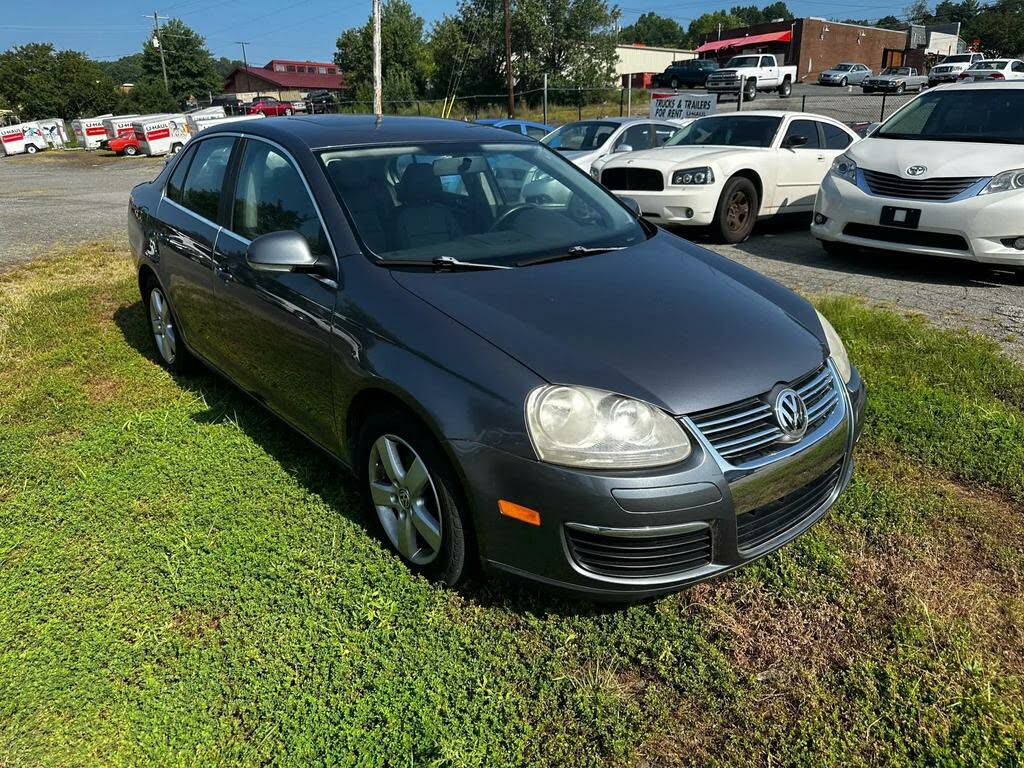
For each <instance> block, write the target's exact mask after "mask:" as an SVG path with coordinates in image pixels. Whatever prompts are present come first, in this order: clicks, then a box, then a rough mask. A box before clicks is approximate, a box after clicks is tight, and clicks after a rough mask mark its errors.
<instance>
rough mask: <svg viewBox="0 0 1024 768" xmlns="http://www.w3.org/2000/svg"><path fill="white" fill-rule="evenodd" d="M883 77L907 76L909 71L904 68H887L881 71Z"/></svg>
mask: <svg viewBox="0 0 1024 768" xmlns="http://www.w3.org/2000/svg"><path fill="white" fill-rule="evenodd" d="M882 74H883V75H909V74H910V70H909V69H907V68H906V67H889V68H887V69H883V70H882Z"/></svg>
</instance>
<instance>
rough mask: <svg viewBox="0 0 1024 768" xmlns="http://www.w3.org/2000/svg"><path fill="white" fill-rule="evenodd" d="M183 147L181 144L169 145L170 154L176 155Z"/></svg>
mask: <svg viewBox="0 0 1024 768" xmlns="http://www.w3.org/2000/svg"><path fill="white" fill-rule="evenodd" d="M184 146H185V145H184V144H181V143H176V144H172V145H171V154H172V155H176V154H178V153H179V152H181V150H182V148H183V147H184Z"/></svg>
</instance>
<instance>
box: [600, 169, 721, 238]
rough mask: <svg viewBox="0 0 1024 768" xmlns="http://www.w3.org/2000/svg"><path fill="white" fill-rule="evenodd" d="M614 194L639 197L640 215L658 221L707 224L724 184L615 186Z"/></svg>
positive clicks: (657, 222) (662, 222)
mask: <svg viewBox="0 0 1024 768" xmlns="http://www.w3.org/2000/svg"><path fill="white" fill-rule="evenodd" d="M716 179H717V174H716ZM612 193H613V194H615V195H616V196H618V197H631V198H633V199H634V200H636V201H637V203H638V204H639V205H640V213H641V215H642V216H643V217H644V218H645V219H647V220H648V221H651V222H653V223H655V224H684V225H691V226H699V227H706V226H708V225H709V224H711V223H712V222H713V221H714V220H715V208H717V206H718V198H719V197H721V194H722V185H721V184H720V183H719V182H718V181H716V182H715V183H714V184H700V185H698V184H694V185H692V186H674V187H669V188H668V189H665V190H663V191H661V192H645V191H639V190H625V189H613V190H612Z"/></svg>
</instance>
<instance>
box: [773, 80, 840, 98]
mask: <svg viewBox="0 0 1024 768" xmlns="http://www.w3.org/2000/svg"><path fill="white" fill-rule="evenodd" d="M843 85H846V81H845V80H843ZM792 92H793V82H792V81H791V80H790V79H789V78H786V79H785V80H783V81H782V85H780V86H779V98H780V99H788V98H789V94H791V93H792Z"/></svg>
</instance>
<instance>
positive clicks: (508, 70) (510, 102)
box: [504, 0, 516, 118]
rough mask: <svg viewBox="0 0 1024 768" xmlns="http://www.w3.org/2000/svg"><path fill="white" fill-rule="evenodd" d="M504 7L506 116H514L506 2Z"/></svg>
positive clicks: (510, 24) (509, 31) (514, 106)
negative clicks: (506, 81)
mask: <svg viewBox="0 0 1024 768" xmlns="http://www.w3.org/2000/svg"><path fill="white" fill-rule="evenodd" d="M504 5H505V74H506V75H507V76H508V116H509V117H510V118H512V117H515V116H516V97H515V93H513V91H512V14H511V13H509V10H508V0H504Z"/></svg>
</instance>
